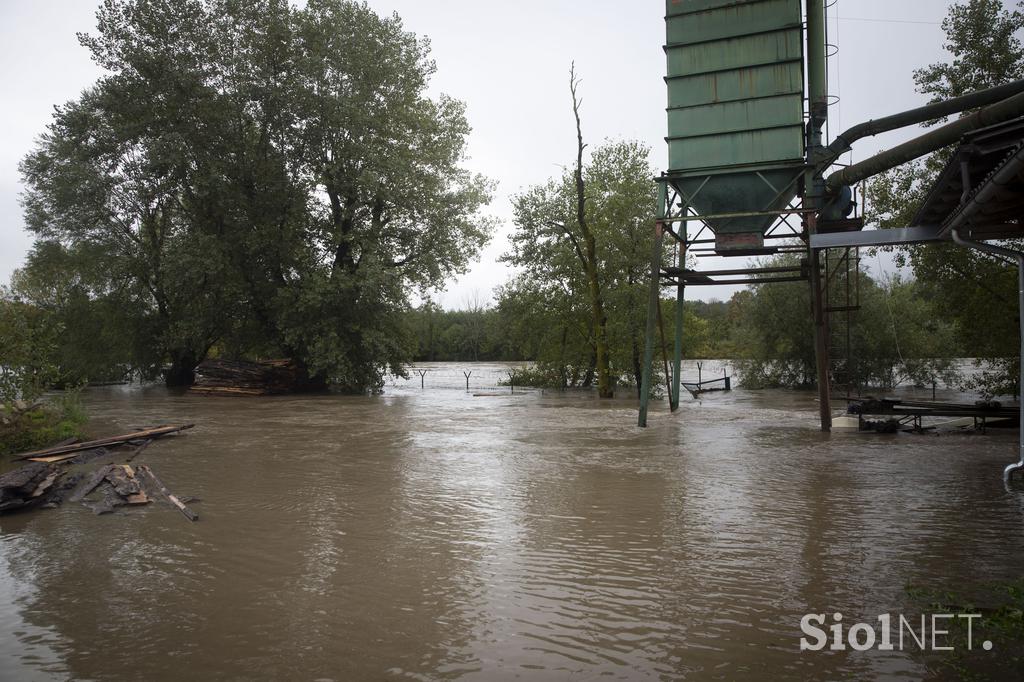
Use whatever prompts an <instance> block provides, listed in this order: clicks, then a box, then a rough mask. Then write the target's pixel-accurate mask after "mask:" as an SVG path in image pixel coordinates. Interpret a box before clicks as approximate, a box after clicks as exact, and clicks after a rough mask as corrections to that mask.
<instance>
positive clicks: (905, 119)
mask: <svg viewBox="0 0 1024 682" xmlns="http://www.w3.org/2000/svg"><path fill="white" fill-rule="evenodd" d="M1021 92H1024V80H1017V81H1013V82H1012V83H1007V84H1006V85H998V86H996V87H994V88H988V89H986V90H978V91H977V92H972V93H969V94H967V95H963V96H961V97H954V98H953V99H948V100H946V101H945V102H936V103H934V104H927V105H925V106H923V107H918V108H917V109H911V110H910V111H904V112H901V113H899V114H893V115H892V116H886V117H885V118H879V119H874V120H871V121H867V122H866V123H860V124H858V125H855V126H853V127H852V128H850V129H848V130H845V131H843V132H842V133H840V134H839V135H837V136H836V139H834V140H833V141H832V144H830V145H829V146H827V147H825V149H824V150H823V154H822V158H821V159H819V160H817V161H816V165H817V166H818V168H820V169H821V170H824V169H825V168H827V167H828V166H830V165H831V164H832V162H834V161H835V160H836V159H838V158H839V157H840V156H842V155H843V154H845V153H846V152H848V151H850V148H851V147H852V146H853V143H854V142H856V141H857V140H859V139H861V138H863V137H870V136H874V135H878V134H880V133H886V132H889V131H890V130H896V129H897V128H904V127H906V126H909V125H915V124H917V123H924V122H925V121H933V120H935V119H937V118H942V117H943V116H950V115H951V114H959V113H960V112H961V111H967V110H968V109H974V108H975V107H983V106H987V105H989V104H994V103H996V102H1001V101H1003V100H1004V99H1006V98H1008V97H1013V96H1014V95H1016V94H1018V93H1021Z"/></svg>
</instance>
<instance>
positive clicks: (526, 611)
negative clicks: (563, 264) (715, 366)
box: [0, 365, 1024, 680]
mask: <svg viewBox="0 0 1024 682" xmlns="http://www.w3.org/2000/svg"><path fill="white" fill-rule="evenodd" d="M430 369H431V371H430V372H428V374H427V376H426V377H425V380H424V383H425V386H426V388H425V389H422V390H421V389H420V387H419V383H420V380H419V377H417V376H415V375H413V381H412V382H408V383H407V382H393V383H392V385H390V386H389V387H388V389H387V391H386V393H385V394H384V395H380V396H366V397H351V396H333V395H332V396H315V397H276V398H211V397H196V396H190V395H184V394H181V393H174V392H169V391H167V390H165V389H163V388H161V387H153V386H150V387H138V386H135V387H111V388H99V389H91V390H89V391H88V392H87V393H86V398H85V401H86V404H87V407H88V410H89V412H90V414H91V416H92V422H91V425H90V429H91V431H92V432H93V433H95V434H97V435H104V434H109V433H115V432H124V431H127V430H131V429H134V428H135V427H144V426H151V425H156V424H161V423H168V422H185V421H188V422H195V423H196V427H195V429H193V430H191V431H189V432H187V433H186V434H184V435H180V436H176V437H173V438H167V439H165V440H163V441H158V442H156V443H154V444H153V445H151V446H150V447H149V449H148V450H146V451H145V452H144V453H143V454H142V455H141V456H140V458H139V459H138V460H136V461H137V462H146V463H148V464H149V465H150V466H151V467H152V468H153V469H154V471H156V472H157V473H158V474H159V475H160V477H161V478H162V479H163V480H164V482H165V483H167V484H168V486H169V487H170V488H171V489H172V490H174V491H175V492H176V493H179V494H181V495H192V496H196V497H198V498H200V499H201V502H197V503H195V504H194V505H193V507H194V509H195V510H196V511H197V512H199V514H200V515H201V518H200V520H199V521H198V522H197V523H189V522H188V521H187V520H186V519H185V518H184V517H183V516H181V515H180V514H178V513H177V512H175V511H174V510H173V509H171V508H168V507H165V506H162V505H150V506H148V507H146V508H143V509H130V510H126V511H120V512H118V513H115V514H110V515H104V516H96V515H94V514H93V513H92V512H91V511H90V510H88V509H86V508H85V507H83V506H81V505H79V504H74V503H67V504H65V505H64V506H63V507H61V508H59V509H56V510H51V511H38V512H33V513H29V514H18V515H12V516H6V517H3V518H2V519H0V679H3V680H16V679H17V680H20V679H44V680H45V679H71V678H73V679H94V680H121V679H124V680H176V679H204V680H206V679H210V680H212V679H218V680H225V679H226V680H244V679H274V680H284V679H288V680H291V679H295V680H384V679H413V680H437V679H456V678H458V679H468V680H507V679H539V680H576V679H592V678H596V677H599V676H605V677H607V678H609V679H629V680H643V679H666V680H667V679H682V678H689V679H754V680H763V679H769V678H771V679H776V680H785V679H797V680H798V679H812V678H814V679H822V678H847V679H853V678H858V679H881V678H884V679H905V680H915V679H920V678H922V677H924V676H927V675H928V674H929V671H928V670H927V669H926V668H925V667H924V664H923V663H922V662H921V660H920V658H919V657H915V656H913V655H910V654H908V653H901V652H899V651H894V652H880V651H868V652H863V653H860V652H854V651H842V652H828V651H825V652H803V653H801V652H800V651H799V638H800V636H801V632H800V627H799V623H800V618H801V617H802V615H803V614H805V613H809V612H821V613H830V614H831V613H832V612H834V611H839V612H842V613H843V614H844V617H845V621H846V622H848V623H852V622H855V621H858V620H864V621H866V622H874V618H875V617H876V616H877V615H878V614H882V613H900V612H903V613H908V614H919V613H921V610H922V607H921V605H920V604H918V603H917V602H915V601H914V600H913V598H912V597H911V596H910V593H909V592H908V589H907V588H908V586H910V587H918V588H924V589H936V590H952V591H963V590H969V589H971V588H972V587H973V586H977V585H981V584H985V583H987V582H989V581H994V582H1006V581H1010V580H1015V579H1019V578H1020V576H1021V575H1022V567H1024V495H1021V494H1019V493H1016V494H1010V493H1007V492H1006V491H1005V490H1004V488H1003V485H1002V481H1001V471H1002V468H1003V466H1005V465H1006V464H1007V463H1009V462H1010V461H1012V460H1013V459H1015V454H1016V448H1015V438H1016V433H1015V432H1013V431H1008V432H1002V433H1000V432H996V431H995V430H992V431H990V432H989V434H987V435H971V436H967V435H948V436H934V435H933V436H916V435H911V434H898V435H868V434H858V433H833V434H831V435H827V434H822V433H820V432H819V430H818V428H817V422H816V418H817V412H816V408H815V403H814V401H813V396H811V395H810V394H803V393H787V392H771V391H764V392H744V391H734V392H732V393H731V394H712V395H708V396H706V397H705V398H704V399H703V400H701V401H699V402H698V401H692V400H687V401H686V402H684V404H683V406H682V408H681V410H680V412H679V413H677V414H675V415H669V414H668V413H667V411H666V406H665V405H664V404H662V403H661V402H658V403H655V404H654V408H653V411H652V415H651V426H650V428H648V429H639V428H637V427H636V409H635V403H634V401H632V400H630V399H629V398H628V397H626V396H623V397H622V398H620V399H616V400H614V401H605V402H601V401H598V400H597V399H595V398H594V397H592V396H591V395H589V394H579V393H558V392H540V391H523V392H520V391H517V393H516V394H515V395H510V394H507V391H508V389H507V388H501V389H498V388H495V387H494V382H495V380H496V379H497V377H498V375H499V374H500V370H501V368H500V367H498V366H484V365H466V366H455V365H451V366H446V367H441V366H434V367H432V368H430ZM463 369H471V370H473V371H474V375H473V377H471V381H472V388H473V389H474V390H476V391H477V392H494V393H500V395H497V396H479V397H474V396H473V395H472V394H471V393H467V392H465V390H464V388H465V380H464V378H463V376H462V374H461V372H462V370H463ZM707 376H708V373H706V374H705V378H707ZM972 655H989V656H992V655H998V652H997V651H994V652H991V653H976V654H972Z"/></svg>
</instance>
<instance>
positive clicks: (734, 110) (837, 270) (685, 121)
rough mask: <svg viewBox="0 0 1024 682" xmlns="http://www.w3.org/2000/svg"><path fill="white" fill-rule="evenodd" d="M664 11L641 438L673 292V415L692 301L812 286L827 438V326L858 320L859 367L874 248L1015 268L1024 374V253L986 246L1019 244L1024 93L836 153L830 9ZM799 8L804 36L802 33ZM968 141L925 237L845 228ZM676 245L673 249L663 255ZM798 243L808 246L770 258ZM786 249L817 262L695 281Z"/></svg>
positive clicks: (972, 102)
mask: <svg viewBox="0 0 1024 682" xmlns="http://www.w3.org/2000/svg"><path fill="white" fill-rule="evenodd" d="M666 7H667V16H666V22H667V36H668V40H667V44H666V47H665V50H666V55H667V62H668V76H667V78H666V82H667V83H668V91H669V97H668V100H669V107H668V120H669V135H668V137H667V138H666V141H667V142H668V145H669V166H670V170H669V171H668V172H667V173H664V174H663V175H662V176H661V177H660V178H658V179H657V181H658V184H659V188H660V193H659V210H658V217H657V220H656V223H655V228H654V246H653V250H652V256H651V281H650V297H649V300H648V315H647V330H646V331H647V334H646V343H645V347H644V365H643V378H642V386H641V394H640V395H641V398H640V414H639V425H640V426H646V425H647V410H648V398H649V395H650V390H651V379H652V371H651V369H652V364H653V361H654V345H655V336H656V333H657V332H660V336H661V339H662V348H664V347H665V333H664V322H663V320H662V319H661V317H662V315H661V290H662V288H663V287H675V294H676V301H675V316H674V317H675V319H674V322H675V328H674V331H675V342H674V346H673V357H672V363H671V367H670V365H669V361H668V358H667V357H663V363H664V370H665V376H666V381H667V384H668V391H669V400H670V406H671V409H672V410H673V411H675V410H676V409H678V406H679V389H680V367H681V364H682V336H683V329H682V325H683V306H684V301H685V295H686V287H687V286H707V285H714V284H766V283H776V282H791V281H800V280H806V281H808V282H809V284H810V289H811V301H812V311H811V313H812V315H813V318H814V333H815V356H816V365H817V384H818V395H819V408H820V419H821V428H822V430H825V431H828V430H830V428H831V423H832V410H831V384H832V381H831V375H830V355H831V348H830V330H829V316H830V315H838V314H845V315H846V316H847V319H846V329H845V331H846V339H847V342H846V348H847V353H846V354H847V361H848V362H849V361H850V360H851V357H850V351H849V348H850V343H849V338H850V337H849V334H850V326H851V322H852V321H851V320H850V318H849V315H850V313H851V312H852V311H854V310H856V309H857V308H858V307H859V289H858V282H859V277H858V271H859V262H860V257H859V248H860V247H863V246H879V245H907V244H919V243H928V242H933V241H939V240H946V241H949V240H952V241H953V242H954V243H956V244H959V245H961V246H964V247H967V248H973V249H977V250H980V251H984V252H987V253H990V254H993V255H997V256H1001V257H1003V258H1008V259H1010V260H1011V261H1013V262H1015V263H1016V264H1017V265H1018V270H1019V281H1020V286H1019V289H1020V291H1019V294H1020V301H1019V306H1020V319H1021V351H1020V353H1021V365H1022V368H1024V253H1022V252H1018V251H1014V250H1010V249H1006V248H1004V247H1001V246H995V245H991V244H986V243H984V241H983V240H987V239H1001V238H1007V237H1019V238H1024V80H1021V81H1016V82H1013V83H1008V84H1005V85H1001V86H998V87H995V88H990V89H987V90H983V91H978V92H974V93H969V94H967V95H964V96H962V97H956V98H953V99H950V100H947V101H944V102H939V103H935V104H930V105H927V106H924V107H919V108H917V109H912V110H909V111H905V112H901V113H898V114H895V115H893V116H888V117H885V118H881V119H877V120H873V121H868V122H866V123H862V124H859V125H857V126H854V127H853V128H850V129H849V130H846V131H844V132H843V133H841V134H839V135H837V136H836V138H835V139H834V140H833V141H832V142H831V143H830V144H828V145H827V146H826V145H825V144H824V141H823V130H824V125H825V122H826V120H827V117H828V90H827V70H826V42H825V40H826V36H825V0H806V5H803V3H802V2H801V0H667V3H666ZM804 8H805V9H806V22H803V21H802V20H801V10H802V9H804ZM804 48H806V50H805V49H804ZM805 57H806V60H805ZM805 61H806V74H805V73H804V71H803V67H804V64H805ZM805 76H806V88H805V87H804V81H805V78H804V77H805ZM804 102H806V104H807V107H806V111H804V106H803V104H804ZM979 107H980V108H979ZM970 109H977V111H975V112H974V113H972V114H969V115H965V116H961V117H960V118H958V119H957V120H955V121H953V122H951V123H947V124H945V125H942V126H937V127H935V128H933V129H931V130H930V131H929V132H927V133H926V134H924V135H921V136H920V137H918V138H915V139H913V140H910V141H908V142H905V143H903V144H900V145H897V146H896V147H893V148H892V149H890V150H888V151H885V152H882V153H880V154H877V155H875V156H872V157H869V158H867V159H865V160H863V161H860V162H858V163H856V164H854V165H852V166H848V167H845V168H842V169H840V170H837V171H835V172H832V173H831V174H829V175H827V176H826V173H827V172H828V171H829V170H830V168H831V167H832V166H833V165H834V164H835V162H836V160H837V159H838V158H839V157H840V156H841V155H842V154H843V153H845V152H846V151H849V150H850V148H851V145H852V144H853V143H854V142H856V141H857V140H859V139H861V138H863V137H865V136H869V135H876V134H878V133H882V132H886V131H890V130H895V129H898V128H902V127H905V126H909V125H914V124H918V123H923V122H925V121H934V120H937V119H940V118H942V117H946V116H950V115H952V114H959V113H962V112H964V111H967V110H970ZM960 142H962V144H961V145H960V147H959V149H958V150H957V151H956V153H955V154H954V156H953V158H952V160H951V162H950V163H949V165H948V166H947V168H946V170H945V171H944V172H943V173H942V174H941V176H940V178H939V180H938V182H937V183H936V185H935V187H934V188H933V189H932V191H931V193H930V194H929V197H928V199H927V201H926V202H925V206H924V207H923V208H922V209H921V212H919V214H918V216H917V218H916V219H915V223H916V224H915V225H914V226H911V227H907V228H903V229H893V230H875V231H870V232H862V231H861V230H862V228H863V223H862V222H858V221H857V220H846V216H847V215H848V214H849V211H850V210H851V208H852V207H853V189H852V187H853V186H854V185H856V183H858V182H860V181H861V180H864V179H866V178H868V177H871V176H872V175H876V174H878V173H881V172H883V171H885V170H888V169H890V168H893V167H895V166H898V165H900V164H901V163H904V162H907V161H910V160H912V159H915V158H918V157H920V156H923V155H925V154H928V153H930V152H933V151H936V150H938V149H941V148H943V147H948V146H951V145H955V144H958V143H960ZM797 221H799V222H798V223H797ZM666 235H667V236H669V237H671V238H672V242H671V245H672V247H673V248H670V249H666V248H665V242H666ZM793 238H799V239H800V240H802V243H801V242H792V243H795V244H796V246H782V247H781V248H780V247H779V246H772V245H771V242H773V241H774V240H780V239H793ZM786 251H790V252H799V253H803V254H806V258H805V260H804V261H803V262H802V263H801V265H800V266H799V267H754V268H736V269H723V270H708V271H702V270H700V269H698V268H697V267H696V266H695V265H694V266H692V267H691V261H689V260H688V258H690V257H693V259H694V262H696V259H699V258H701V257H704V256H709V255H718V256H750V255H764V254H772V253H780V252H786ZM656 325H657V327H658V329H657V330H656ZM1021 385H1022V386H1024V375H1022V380H1021ZM1020 421H1021V427H1022V428H1021V436H1020V442H1019V449H1020V460H1019V462H1017V463H1016V464H1013V465H1011V466H1009V467H1007V469H1006V472H1005V478H1006V480H1007V482H1008V481H1009V477H1010V474H1011V473H1013V472H1014V471H1017V470H1021V469H1024V400H1021V406H1020Z"/></svg>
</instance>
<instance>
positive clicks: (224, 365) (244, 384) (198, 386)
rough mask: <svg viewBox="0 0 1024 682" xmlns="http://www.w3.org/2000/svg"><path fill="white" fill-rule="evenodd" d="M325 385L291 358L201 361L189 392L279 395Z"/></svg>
mask: <svg viewBox="0 0 1024 682" xmlns="http://www.w3.org/2000/svg"><path fill="white" fill-rule="evenodd" d="M324 388H326V386H325V385H324V383H323V382H322V381H320V380H316V379H311V378H310V376H309V373H308V372H307V371H306V369H305V368H304V367H303V366H302V365H300V364H299V363H297V362H295V361H294V360H265V361H262V362H246V361H242V360H203V361H202V362H201V363H199V366H198V367H196V381H195V384H193V386H192V388H190V389H189V391H191V392H192V393H203V394H206V395H235V396H256V395H280V394H284V393H299V392H307V391H318V390H323V389H324Z"/></svg>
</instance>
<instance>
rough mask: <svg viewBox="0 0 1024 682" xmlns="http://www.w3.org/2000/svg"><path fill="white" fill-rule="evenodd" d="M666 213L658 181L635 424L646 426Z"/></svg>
mask: <svg viewBox="0 0 1024 682" xmlns="http://www.w3.org/2000/svg"><path fill="white" fill-rule="evenodd" d="M667 213H668V188H667V187H666V183H664V182H661V183H659V189H658V220H657V221H656V222H655V223H654V245H653V248H652V249H651V291H650V296H649V297H648V299H647V329H646V331H645V338H644V366H643V367H642V368H641V370H640V414H639V416H638V417H637V426H647V403H648V401H649V399H650V394H651V365H652V364H653V363H654V333H655V329H654V325H655V323H656V322H657V315H658V306H659V305H660V302H661V249H662V245H663V244H664V242H665V230H664V228H663V227H662V224H661V221H662V219H664V217H665V215H666V214H667Z"/></svg>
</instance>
